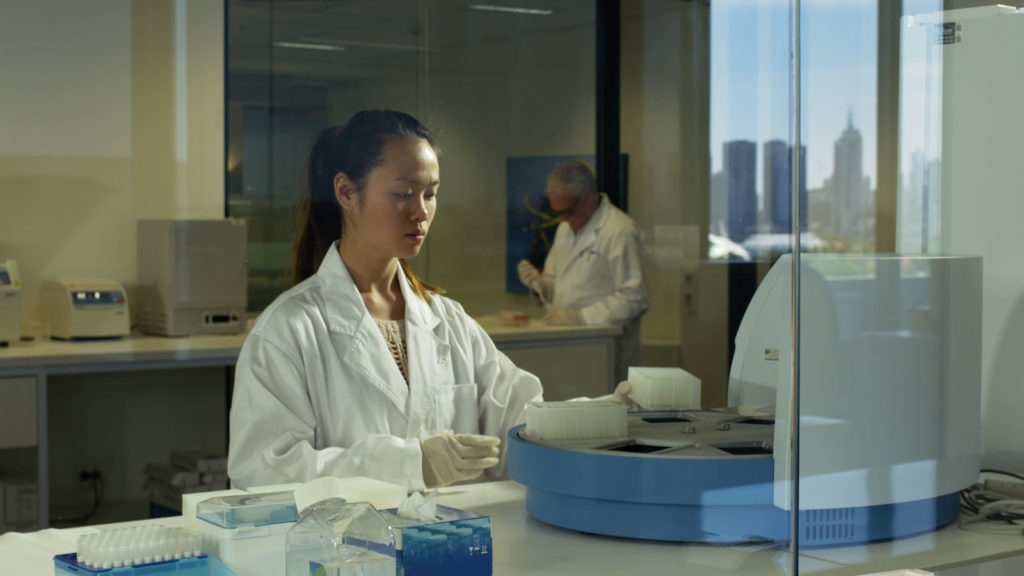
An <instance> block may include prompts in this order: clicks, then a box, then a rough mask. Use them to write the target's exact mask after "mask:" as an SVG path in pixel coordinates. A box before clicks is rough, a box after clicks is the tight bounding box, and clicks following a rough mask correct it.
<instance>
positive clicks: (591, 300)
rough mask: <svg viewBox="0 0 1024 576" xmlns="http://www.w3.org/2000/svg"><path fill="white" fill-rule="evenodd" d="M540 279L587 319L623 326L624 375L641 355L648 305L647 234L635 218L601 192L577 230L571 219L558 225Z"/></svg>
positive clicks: (620, 365)
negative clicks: (642, 323) (644, 244)
mask: <svg viewBox="0 0 1024 576" xmlns="http://www.w3.org/2000/svg"><path fill="white" fill-rule="evenodd" d="M541 281H542V282H543V283H544V285H546V286H552V287H553V293H552V304H553V305H555V306H568V307H570V308H575V309H577V310H579V312H580V317H581V318H582V320H583V323H584V324H613V325H620V326H622V327H623V334H622V336H621V337H619V338H618V339H617V341H616V359H615V364H616V376H617V378H618V379H619V380H624V379H625V377H626V370H627V368H628V367H629V366H635V365H637V363H638V362H639V361H640V317H641V316H643V314H644V312H646V311H647V306H648V286H647V272H646V267H645V265H644V247H643V238H642V236H641V234H640V230H639V228H637V226H636V223H635V222H633V219H632V218H630V217H629V216H628V215H626V213H625V212H623V211H622V210H619V209H618V208H617V207H616V206H614V205H612V203H611V202H610V201H609V200H608V197H607V196H606V195H604V194H601V203H600V204H599V205H598V207H597V210H595V211H594V214H593V216H591V218H590V220H589V221H588V222H587V223H586V224H584V225H583V227H582V228H580V229H579V230H578V231H576V232H573V230H572V228H571V227H570V226H569V223H568V222H562V223H561V224H559V225H558V229H557V230H556V231H555V241H554V243H553V244H552V246H551V250H550V251H549V252H548V255H547V259H546V260H545V262H544V272H543V274H542V277H541Z"/></svg>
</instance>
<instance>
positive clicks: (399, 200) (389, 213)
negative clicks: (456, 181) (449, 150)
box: [334, 137, 440, 258]
mask: <svg viewBox="0 0 1024 576" xmlns="http://www.w3.org/2000/svg"><path fill="white" fill-rule="evenodd" d="M383 152H384V153H383V158H384V159H383V161H382V162H381V163H380V164H379V165H378V166H377V167H376V168H374V169H373V170H371V171H370V173H369V175H368V176H367V177H366V184H365V186H364V187H363V189H362V190H361V191H358V192H356V193H354V194H345V193H344V192H343V191H340V192H339V178H340V180H341V181H342V184H341V186H342V187H343V188H344V186H345V182H347V181H348V179H347V177H345V176H344V175H343V174H339V175H338V177H336V178H335V180H334V183H335V193H336V195H337V196H338V200H339V202H341V204H342V208H343V209H344V211H345V231H344V236H345V240H347V241H351V242H356V243H357V249H358V250H361V251H367V252H369V253H372V254H373V255H377V256H380V257H382V258H412V257H413V256H416V255H417V254H419V252H420V248H421V247H422V246H423V241H424V240H425V239H426V237H427V230H428V229H429V228H430V223H431V222H432V221H433V220H434V212H435V211H436V210H437V188H438V185H439V184H440V181H439V172H438V164H437V155H436V154H435V153H434V149H433V148H431V146H430V144H429V143H428V142H427V141H426V140H423V139H422V138H400V137H392V138H389V139H388V141H387V143H386V144H385V145H384V151H383ZM348 185H349V186H351V182H348ZM368 255H369V254H368Z"/></svg>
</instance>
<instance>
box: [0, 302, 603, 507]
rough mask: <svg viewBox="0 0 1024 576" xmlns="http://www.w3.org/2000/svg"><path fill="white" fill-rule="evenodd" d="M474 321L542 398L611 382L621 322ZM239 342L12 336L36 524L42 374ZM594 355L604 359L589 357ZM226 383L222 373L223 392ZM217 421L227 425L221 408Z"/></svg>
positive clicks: (206, 361)
mask: <svg viewBox="0 0 1024 576" xmlns="http://www.w3.org/2000/svg"><path fill="white" fill-rule="evenodd" d="M478 321H479V322H480V324H481V326H483V328H484V330H485V331H487V333H488V334H489V335H490V336H491V338H492V339H493V340H494V342H495V344H496V345H497V346H498V348H499V349H501V350H502V351H503V352H504V353H505V354H507V355H508V356H509V357H510V358H511V359H512V360H513V361H514V362H515V363H516V364H517V365H518V366H520V367H522V368H524V369H526V370H529V371H531V372H533V373H535V374H536V375H537V376H538V377H539V378H540V379H541V381H542V382H543V383H544V385H545V397H546V398H548V399H551V400H558V399H566V398H569V397H574V396H597V395H600V394H605V393H608V392H609V391H610V390H611V389H612V387H613V386H614V384H615V383H614V381H613V379H614V378H613V375H614V364H613V363H614V354H613V352H614V340H615V337H616V336H618V335H619V334H621V332H622V330H621V327H618V326H547V325H545V324H543V323H542V322H540V321H539V320H536V319H531V320H530V321H529V322H527V323H525V324H516V325H506V324H504V323H502V322H501V321H500V320H499V319H498V317H497V316H483V317H480V318H478ZM244 341H245V334H232V335H196V336H188V337H182V338H169V337H162V336H145V335H133V336H130V337H127V338H120V339H107V340H84V341H82V340H79V341H59V340H41V341H36V342H17V343H14V344H12V345H11V346H8V347H5V348H0V450H5V449H12V448H32V447H34V448H36V493H37V501H36V506H37V510H36V513H37V517H38V526H40V527H45V526H48V525H49V513H50V502H49V498H50V494H49V487H50V476H49V471H50V460H49V458H50V449H49V448H50V447H49V442H48V426H49V422H48V418H49V417H48V404H49V403H48V395H47V390H48V386H47V379H48V377H50V376H65V375H79V374H95V373H110V372H135V371H147V370H163V371H167V370H179V369H186V368H198V367H224V368H225V370H229V369H230V368H231V367H233V366H234V365H235V362H236V360H237V358H238V353H239V351H240V350H241V347H242V343H243V342H244ZM598 358H604V359H606V360H605V361H595V359H598ZM226 374H230V372H228V373H226ZM230 384H231V383H230V378H229V377H228V376H227V375H226V376H225V393H226V394H227V393H230ZM224 426H225V429H226V426H227V415H226V414H225V421H224Z"/></svg>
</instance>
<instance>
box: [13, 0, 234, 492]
mask: <svg viewBox="0 0 1024 576" xmlns="http://www.w3.org/2000/svg"><path fill="white" fill-rule="evenodd" d="M223 28H224V20H223V3H222V2H220V1H211V0H178V1H175V0H138V1H130V0H106V1H104V2H95V1H93V2H67V1H63V0H5V2H4V3H3V7H2V8H0V54H2V55H3V57H0V77H3V79H4V80H3V82H2V83H0V126H2V129H0V258H2V259H6V258H13V259H15V260H16V261H17V262H18V264H19V268H20V271H21V274H22V280H23V302H24V305H23V314H22V317H23V324H24V325H25V328H27V332H23V333H28V334H32V333H38V330H39V328H38V326H37V322H38V318H39V316H38V292H39V287H40V283H41V281H42V280H43V279H47V278H52V277H64V276H98V277H104V278H112V279H114V280H117V281H119V282H121V283H122V284H124V285H125V287H126V288H128V290H129V294H131V291H132V289H133V288H134V285H135V283H136V282H135V281H136V231H135V225H136V224H135V223H136V221H137V220H138V219H140V218H221V217H223V214H224V210H223V205H224V187H223V166H224V155H223V146H224V136H223V94H224V89H223V87H224V81H223V66H222V62H223V58H222V54H223ZM50 401H51V402H50V415H51V416H50V418H51V420H50V424H51V443H52V445H51V448H52V455H51V470H52V483H53V492H52V501H53V510H54V512H60V508H61V507H62V506H67V507H72V508H73V507H74V506H75V505H76V504H77V505H79V506H81V505H82V504H83V502H84V503H85V504H88V503H89V498H90V497H91V496H90V495H88V494H86V495H82V494H79V493H78V491H79V485H78V482H77V474H78V471H79V467H90V468H93V467H95V468H99V469H100V470H101V472H103V473H104V476H105V477H106V478H107V483H106V484H107V498H108V499H109V500H112V501H116V500H127V499H135V500H137V499H142V498H144V497H145V491H144V490H143V487H142V485H141V472H142V468H143V466H144V465H145V463H146V462H148V461H156V460H162V459H166V458H167V457H168V450H169V449H170V448H172V447H173V448H187V447H196V446H198V447H203V448H207V449H212V450H219V451H223V450H224V449H225V448H226V432H225V429H224V414H225V406H224V403H225V390H224V371H223V369H200V370H188V371H167V372H160V373H146V372H130V373H119V374H113V375H111V374H94V375H89V376H82V377H72V376H62V377H60V378H54V379H53V380H51V388H50ZM157 416H160V417H159V418H158V417H157Z"/></svg>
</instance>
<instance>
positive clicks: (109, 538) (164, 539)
mask: <svg viewBox="0 0 1024 576" xmlns="http://www.w3.org/2000/svg"><path fill="white" fill-rule="evenodd" d="M77 548H78V551H77V552H74V553H71V554H59V555H57V556H54V557H53V568H54V574H56V575H57V576H61V575H64V574H68V575H75V576H82V575H104V576H105V575H111V576H113V575H115V574H116V575H117V576H150V575H153V576H156V575H162V574H172V575H174V576H207V575H208V574H209V573H210V558H209V556H207V555H206V554H203V553H202V552H200V544H199V535H198V534H195V533H193V532H190V531H188V530H184V529H182V528H167V527H164V526H157V525H149V526H131V527H126V528H115V529H113V530H101V531H99V532H96V533H94V534H84V535H82V536H80V537H79V538H78V545H77Z"/></svg>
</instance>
